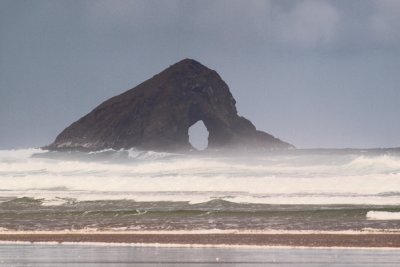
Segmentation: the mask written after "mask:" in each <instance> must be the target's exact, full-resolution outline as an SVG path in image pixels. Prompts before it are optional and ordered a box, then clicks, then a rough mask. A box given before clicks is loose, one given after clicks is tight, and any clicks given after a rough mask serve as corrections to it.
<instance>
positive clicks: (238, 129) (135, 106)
mask: <svg viewBox="0 0 400 267" xmlns="http://www.w3.org/2000/svg"><path fill="white" fill-rule="evenodd" d="M235 103H236V101H235V99H234V98H233V97H232V94H231V93H230V91H229V88H228V86H227V85H226V83H225V82H224V81H223V80H222V79H221V77H220V76H219V75H218V74H217V72H215V71H213V70H210V69H208V68H207V67H205V66H203V65H201V64H200V63H198V62H197V61H194V60H191V59H185V60H182V61H180V62H178V63H176V64H174V65H172V66H170V67H169V68H167V69H166V70H164V71H162V72H161V73H159V74H157V75H155V76H154V77H153V78H151V79H149V80H147V81H145V82H143V83H142V84H140V85H138V86H136V87H135V88H133V89H131V90H128V91H126V92H125V93H122V94H120V95H118V96H115V97H113V98H110V99H108V100H107V101H105V102H103V103H102V104H101V105H99V106H98V107H96V108H95V109H94V110H93V111H92V112H90V113H89V114H87V115H85V116H84V117H82V118H81V119H79V120H78V121H76V122H74V123H73V124H72V125H70V126H69V127H68V128H66V129H65V130H64V131H62V132H61V133H60V134H59V135H58V136H57V138H56V140H55V141H54V142H53V143H52V144H51V145H49V146H48V147H47V148H48V149H50V150H101V149H106V148H113V149H128V148H132V147H136V148H139V149H148V150H156V151H177V150H183V151H185V150H190V149H192V146H191V145H190V143H189V135H188V129H189V127H190V126H191V125H193V124H194V123H196V122H197V121H199V120H202V121H203V122H204V124H205V126H206V127H207V130H208V132H209V137H208V149H228V148H239V149H253V148H257V149H276V148H284V149H286V148H290V147H292V146H291V145H290V144H288V143H285V142H282V141H281V140H279V139H277V138H274V137H273V136H272V135H269V134H267V133H265V132H262V131H258V130H256V127H255V126H254V125H253V124H252V123H251V122H250V121H249V120H247V119H245V118H244V117H240V116H238V114H237V111H236V107H235Z"/></svg>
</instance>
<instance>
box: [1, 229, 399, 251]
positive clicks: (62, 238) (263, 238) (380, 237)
mask: <svg viewBox="0 0 400 267" xmlns="http://www.w3.org/2000/svg"><path fill="white" fill-rule="evenodd" d="M0 241H12V242H16V241H23V242H31V243H35V242H57V243H64V242H65V243H69V242H84V243H110V244H112V243H122V244H148V245H151V244H160V245H168V244H175V245H180V244H181V245H210V246H212V245H215V246H219V245H231V246H289V247H354V248H361V247H365V248H399V247H400V234H387V233H362V234H342V233H340V234H334V233H327V234H325V233H318V234H309V233H306V234H298V233H296V234H293V233H282V234H275V233H274V234H269V233H265V234H264V233H255V234H252V233H243V234H242V233H236V234H232V233H219V234H209V233H207V234H190V233H185V234H176V233H171V234H166V233H162V234H157V233H150V234H147V233H137V234H135V233H15V232H13V233H9V234H8V233H2V234H0Z"/></svg>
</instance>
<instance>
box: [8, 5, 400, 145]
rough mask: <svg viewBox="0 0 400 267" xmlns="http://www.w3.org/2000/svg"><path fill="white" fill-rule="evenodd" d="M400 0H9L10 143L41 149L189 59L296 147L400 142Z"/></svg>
mask: <svg viewBox="0 0 400 267" xmlns="http://www.w3.org/2000/svg"><path fill="white" fill-rule="evenodd" d="M399 29H400V0H376V1H373V0H335V1H328V0H316V1H313V0H305V1H302V0H299V1H295V0H293V1H285V0H270V1H268V0H265V1H252V0H243V1H238V0H226V1H222V0H221V1H218V0H210V1H208V0H201V1H183V0H182V1H152V0H144V1H119V0H108V1H101V0H97V1H95V0H88V1H84V0H81V1H55V0H48V1H45V0H36V1H30V0H27V1H22V0H0V148H2V149H5V148H22V147H34V146H41V145H46V144H49V143H51V142H52V141H53V140H54V138H55V136H56V135H57V134H58V133H59V132H60V131H61V130H62V129H64V128H65V127H66V126H68V125H69V124H70V123H72V122H73V121H75V120H77V119H79V118H80V117H81V116H83V115H85V114H86V113H87V112H89V111H90V110H92V109H93V108H94V107H95V106H97V105H98V104H99V103H100V102H102V101H104V100H105V99H107V98H109V97H111V96H113V95H116V94H119V93H121V92H123V91H125V90H127V89H130V88H132V87H134V86H136V85H137V84H139V83H141V82H142V81H144V80H146V79H148V78H150V77H152V76H153V75H154V74H156V73H158V72H160V71H162V70H163V69H164V68H166V67H168V66H169V65H171V64H173V63H175V62H176V61H179V60H181V59H183V58H193V59H196V60H198V61H200V62H201V63H203V64H204V65H206V66H208V67H210V68H212V69H215V70H216V71H217V72H218V73H219V74H220V75H221V77H222V78H223V79H224V80H225V82H226V83H227V84H228V85H229V87H230V88H231V91H232V93H233V95H234V97H235V98H236V100H237V107H238V111H239V113H240V114H241V115H243V116H245V117H247V118H249V119H250V120H252V121H253V123H254V124H255V125H256V126H257V128H258V129H260V130H264V131H267V132H269V133H271V134H273V135H275V136H277V137H279V138H281V139H283V140H285V141H287V142H290V143H292V144H294V145H296V146H297V147H300V148H302V147H391V146H400V123H399V122H398V117H399V115H400V103H399V100H400V86H399V85H400V73H399V70H400V30H399Z"/></svg>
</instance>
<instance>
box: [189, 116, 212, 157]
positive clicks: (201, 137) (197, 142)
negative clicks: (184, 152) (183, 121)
mask: <svg viewBox="0 0 400 267" xmlns="http://www.w3.org/2000/svg"><path fill="white" fill-rule="evenodd" d="M188 134H189V143H190V144H191V145H192V146H193V147H194V148H195V149H196V150H204V149H206V148H207V146H208V136H209V132H208V130H207V127H206V126H205V125H204V122H203V121H202V120H199V121H197V122H195V123H194V124H193V125H191V126H190V127H189V131H188Z"/></svg>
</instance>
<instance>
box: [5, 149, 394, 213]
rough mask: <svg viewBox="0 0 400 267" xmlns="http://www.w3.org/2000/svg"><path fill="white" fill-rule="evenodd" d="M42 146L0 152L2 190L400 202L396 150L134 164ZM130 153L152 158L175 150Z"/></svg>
mask: <svg viewBox="0 0 400 267" xmlns="http://www.w3.org/2000/svg"><path fill="white" fill-rule="evenodd" d="M108 151H109V150H107V151H103V152H108ZM42 152H44V151H43V150H40V149H28V150H13V151H4V150H3V151H0V179H1V183H0V190H3V191H1V192H0V196H2V197H33V198H37V199H45V202H44V204H43V205H47V204H49V205H57V204H59V205H60V204H62V200H61V199H66V198H72V199H76V200H78V201H83V200H118V199H132V200H136V201H189V202H190V203H201V202H207V201H210V200H212V199H216V198H218V199H224V200H228V201H232V202H238V203H265V204H370V205H400V198H399V197H398V194H399V193H400V158H398V157H395V156H388V155H383V156H375V157H365V156H357V157H354V156H346V157H341V158H336V157H337V156H335V155H330V156H325V157H315V156H308V155H302V156H271V157H270V158H262V157H259V158H254V159H249V160H248V161H249V162H244V161H241V160H238V161H234V160H226V159H221V158H219V159H215V158H194V157H179V158H173V157H172V158H169V159H168V160H162V161H157V160H149V161H133V162H128V163H118V162H116V161H115V162H112V163H102V162H95V161H72V160H55V159H45V158H31V157H30V156H31V155H32V154H33V153H42ZM111 152H113V151H111ZM98 153H102V152H98ZM128 153H129V155H130V156H131V157H134V158H140V157H142V156H143V157H144V158H149V159H156V158H159V157H166V156H170V155H172V154H168V153H157V152H151V151H148V152H140V151H137V150H129V151H128ZM60 189H62V190H60ZM388 193H389V194H388ZM46 201H47V204H46Z"/></svg>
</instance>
